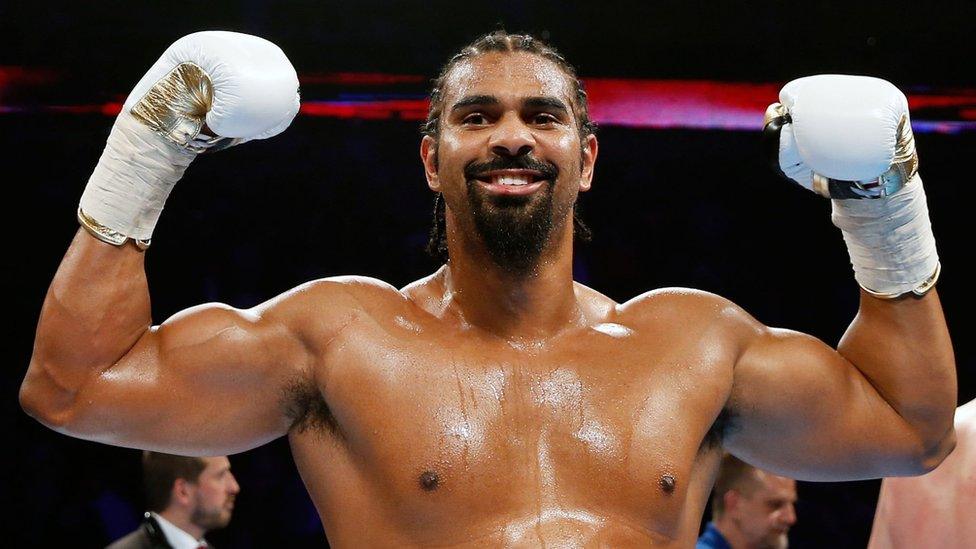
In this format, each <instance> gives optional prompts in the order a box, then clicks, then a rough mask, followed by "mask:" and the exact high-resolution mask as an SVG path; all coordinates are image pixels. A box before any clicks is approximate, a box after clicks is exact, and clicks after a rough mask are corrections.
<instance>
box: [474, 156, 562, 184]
mask: <svg viewBox="0 0 976 549" xmlns="http://www.w3.org/2000/svg"><path fill="white" fill-rule="evenodd" d="M495 170H534V171H537V172H539V173H540V174H542V178H543V179H546V180H548V181H552V182H555V181H556V177H557V176H558V175H559V168H557V167H556V165H555V164H550V163H548V162H542V161H541V160H536V159H535V158H532V157H531V156H527V155H523V156H499V157H497V158H493V159H491V160H489V161H487V162H471V163H470V164H468V165H467V166H465V167H464V177H465V179H467V180H471V179H478V178H479V177H480V176H482V175H484V174H486V173H488V172H491V171H495Z"/></svg>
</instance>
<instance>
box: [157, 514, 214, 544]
mask: <svg viewBox="0 0 976 549" xmlns="http://www.w3.org/2000/svg"><path fill="white" fill-rule="evenodd" d="M158 514H159V516H161V517H163V518H164V519H166V520H168V521H170V522H171V523H173V526H176V527H177V528H179V529H180V530H183V531H184V532H186V533H187V534H190V535H191V536H193V539H200V538H202V537H203V535H204V534H206V533H207V532H206V531H204V529H203V528H200V527H199V526H197V525H196V524H193V522H191V521H190V513H189V511H186V510H183V509H177V508H174V507H172V506H170V507H168V508H167V509H166V510H165V511H163V512H161V513H158Z"/></svg>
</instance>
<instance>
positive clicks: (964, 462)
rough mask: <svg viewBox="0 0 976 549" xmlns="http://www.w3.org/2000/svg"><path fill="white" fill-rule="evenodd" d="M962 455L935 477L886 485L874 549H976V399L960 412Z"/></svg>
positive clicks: (955, 452)
mask: <svg viewBox="0 0 976 549" xmlns="http://www.w3.org/2000/svg"><path fill="white" fill-rule="evenodd" d="M955 428H956V449H955V450H953V451H952V453H951V454H949V457H947V458H946V459H945V461H943V462H942V465H939V466H938V467H937V468H936V469H935V470H934V471H932V472H931V473H927V474H925V475H922V476H920V477H912V478H886V479H884V480H883V481H882V482H881V493H880V494H879V495H878V508H877V511H875V515H874V526H873V527H872V529H871V540H870V541H869V542H868V549H888V548H898V547H939V548H941V549H955V548H957V547H958V548H969V547H976V520H974V515H973V508H974V506H976V399H973V400H970V401H969V402H967V403H966V404H963V405H962V406H960V407H959V408H957V409H956V420H955Z"/></svg>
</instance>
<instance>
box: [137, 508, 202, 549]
mask: <svg viewBox="0 0 976 549" xmlns="http://www.w3.org/2000/svg"><path fill="white" fill-rule="evenodd" d="M150 514H151V515H152V516H153V518H155V519H156V521H157V522H159V527H160V528H162V529H163V535H164V536H166V541H168V542H169V544H170V545H172V546H173V549H197V547H200V546H201V545H207V546H209V545H210V544H209V543H207V540H205V539H203V538H200V539H196V538H194V537H193V536H191V535H190V534H187V533H186V532H185V531H183V530H181V529H180V527H179V526H177V525H175V524H173V523H172V522H170V521H168V520H166V519H164V518H163V517H161V516H160V515H158V514H156V513H150Z"/></svg>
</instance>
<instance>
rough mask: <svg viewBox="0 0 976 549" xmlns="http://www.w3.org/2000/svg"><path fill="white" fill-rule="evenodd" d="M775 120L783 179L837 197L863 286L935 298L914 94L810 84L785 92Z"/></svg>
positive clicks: (870, 86)
mask: <svg viewBox="0 0 976 549" xmlns="http://www.w3.org/2000/svg"><path fill="white" fill-rule="evenodd" d="M766 117H767V128H766V129H767V130H769V129H770V128H773V129H774V131H776V132H777V133H778V140H779V144H778V165H779V168H780V171H782V172H783V173H784V174H785V175H786V176H787V177H789V178H790V179H792V180H794V181H796V182H797V183H799V184H800V185H802V186H803V187H805V188H807V189H809V190H811V191H814V192H816V193H818V194H821V195H823V196H829V197H831V198H833V201H832V205H833V216H832V219H833V222H834V225H836V226H837V227H838V228H840V229H841V231H842V232H843V234H844V241H845V242H846V243H847V250H848V252H849V253H850V256H851V263H852V264H853V265H854V274H855V278H856V279H857V281H858V283H859V284H860V285H861V287H862V288H864V289H865V290H866V291H868V292H869V293H871V294H873V295H875V296H878V297H884V298H892V297H897V296H898V295H901V294H904V293H907V292H915V293H916V294H923V293H925V292H926V291H928V290H929V289H930V288H931V287H932V286H933V285H934V284H935V281H936V280H937V279H938V275H939V257H938V253H937V252H936V247H935V237H934V236H933V235H932V227H931V224H930V222H929V214H928V207H927V205H926V200H925V191H924V189H923V186H922V180H921V178H920V177H919V176H918V172H917V170H918V157H917V155H916V152H915V141H914V136H913V135H912V131H911V122H910V121H909V118H908V101H907V99H906V98H905V96H904V94H902V93H901V92H900V91H899V90H898V89H897V88H895V87H894V86H893V85H892V84H891V83H889V82H886V81H884V80H881V79H878V78H870V77H863V76H846V75H820V76H810V77H806V78H800V79H797V80H794V81H792V82H790V83H788V84H787V85H786V86H784V87H783V89H782V90H781V91H780V103H774V104H773V105H770V108H769V109H768V110H767V114H766Z"/></svg>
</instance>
